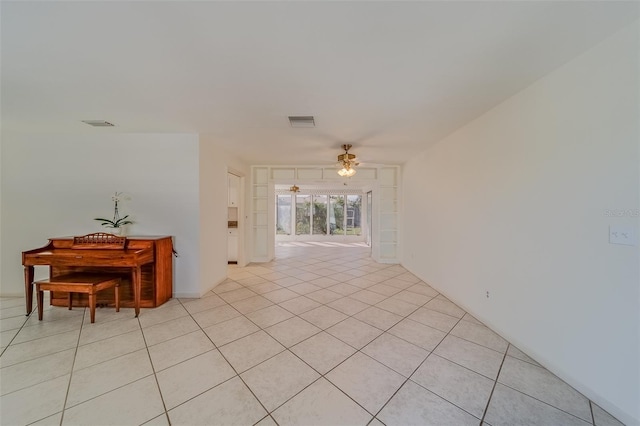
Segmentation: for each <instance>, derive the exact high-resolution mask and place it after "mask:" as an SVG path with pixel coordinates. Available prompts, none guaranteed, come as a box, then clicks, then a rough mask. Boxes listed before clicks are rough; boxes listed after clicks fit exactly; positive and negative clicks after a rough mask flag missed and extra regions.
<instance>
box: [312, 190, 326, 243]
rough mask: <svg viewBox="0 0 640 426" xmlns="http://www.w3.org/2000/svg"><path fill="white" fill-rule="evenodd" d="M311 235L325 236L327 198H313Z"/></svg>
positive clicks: (322, 196) (320, 196)
mask: <svg viewBox="0 0 640 426" xmlns="http://www.w3.org/2000/svg"><path fill="white" fill-rule="evenodd" d="M313 234H314V235H326V234H327V196H326V195H314V196H313Z"/></svg>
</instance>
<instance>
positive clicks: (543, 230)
mask: <svg viewBox="0 0 640 426" xmlns="http://www.w3.org/2000/svg"><path fill="white" fill-rule="evenodd" d="M639 75H640V74H639V69H638V26H637V22H636V23H635V25H634V26H633V27H628V28H626V29H625V30H623V31H621V32H620V33H618V34H616V35H614V36H613V37H611V38H610V39H608V40H605V41H604V42H603V43H601V44H600V45H597V46H595V47H594V48H592V49H591V50H589V51H587V52H586V53H584V54H583V55H581V56H579V57H578V58H576V59H574V60H573V61H571V62H569V63H567V64H565V66H563V67H561V68H560V69H558V70H556V71H555V72H553V73H551V74H549V75H547V76H546V77H545V78H543V79H541V80H539V81H538V82H536V83H535V84H533V85H532V86H530V87H528V88H527V89H526V90H524V91H522V92H521V93H519V94H517V95H516V96H514V97H513V98H511V99H509V100H508V101H506V102H504V103H502V104H501V105H499V106H497V107H496V108H494V109H493V110H491V111H489V112H488V113H486V114H484V115H483V116H481V117H479V118H478V119H477V120H475V121H473V122H471V123H470V124H468V125H467V126H465V127H463V128H461V129H459V130H458V131H457V132H455V133H454V134H452V135H450V136H449V137H447V138H445V139H444V140H442V141H441V142H440V143H438V144H437V145H435V146H433V147H432V148H430V149H428V150H426V151H425V152H423V153H422V154H421V155H419V156H418V157H417V158H415V159H412V160H411V161H409V162H408V163H407V164H406V167H405V168H404V171H403V175H404V179H403V180H404V194H405V196H404V206H403V212H404V213H403V221H404V224H405V227H404V233H403V237H404V238H403V241H404V250H403V253H404V258H403V264H404V265H405V266H406V267H407V268H408V269H409V270H411V271H412V272H413V273H415V274H416V275H418V276H419V277H421V278H422V279H423V280H425V281H426V282H428V283H429V284H431V285H432V286H433V287H435V288H436V289H438V290H439V291H441V292H442V293H444V294H445V295H446V296H448V297H450V298H451V299H452V300H454V301H455V302H456V303H458V304H460V305H461V306H463V307H465V308H466V309H467V310H469V311H470V312H471V313H472V314H473V315H475V316H476V317H478V318H479V319H480V320H482V321H483V322H485V323H486V324H487V325H489V326H490V327H491V328H493V329H494V330H496V331H497V332H499V333H500V334H502V335H503V336H504V337H505V338H507V339H508V340H510V341H511V342H512V343H514V344H515V345H516V346H519V347H520V348H521V349H523V350H524V351H525V352H527V353H529V354H530V355H531V356H533V357H534V358H535V359H536V360H538V361H539V362H541V363H542V364H544V365H545V366H546V367H548V368H549V369H550V370H552V371H553V372H555V373H556V374H558V375H559V376H560V377H562V378H563V379H565V380H566V381H568V382H569V383H570V384H572V385H573V386H574V387H576V388H577V389H578V390H580V391H581V392H583V393H584V394H585V395H586V396H588V397H590V398H591V399H593V400H595V401H596V402H597V403H598V404H600V405H601V406H602V407H603V408H605V409H607V410H608V411H610V412H611V413H612V414H614V415H616V416H617V417H618V418H619V419H620V420H622V421H623V422H625V423H627V424H640V403H639V401H640V391H639V386H640V373H639V361H638V360H639V359H640V353H639V348H640V340H639V339H640V331H639V324H640V314H639V312H640V297H639V285H640V277H639V271H640V265H639V263H640V262H639V251H638V247H637V246H636V247H630V246H621V245H611V244H609V243H608V227H609V225H615V224H625V225H629V226H631V227H635V229H636V231H637V229H638V224H639V220H638V217H637V215H635V213H634V212H637V210H632V212H631V214H624V216H623V217H608V216H607V210H614V209H620V210H623V209H638V208H639V207H640V202H639V198H640V197H639V194H640V173H639V163H640V161H639V149H638V148H639V147H638V145H639V132H638V117H639V116H640V115H639V107H638V93H639V84H638V78H639ZM486 291H490V298H489V299H487V298H486V297H485V292H486Z"/></svg>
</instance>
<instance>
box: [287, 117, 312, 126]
mask: <svg viewBox="0 0 640 426" xmlns="http://www.w3.org/2000/svg"><path fill="white" fill-rule="evenodd" d="M289 123H290V124H291V127H316V122H315V120H314V118H313V116H312V115H292V116H289Z"/></svg>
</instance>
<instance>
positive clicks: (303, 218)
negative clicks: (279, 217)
mask: <svg viewBox="0 0 640 426" xmlns="http://www.w3.org/2000/svg"><path fill="white" fill-rule="evenodd" d="M310 224H311V195H296V235H309V234H310V232H311V227H310Z"/></svg>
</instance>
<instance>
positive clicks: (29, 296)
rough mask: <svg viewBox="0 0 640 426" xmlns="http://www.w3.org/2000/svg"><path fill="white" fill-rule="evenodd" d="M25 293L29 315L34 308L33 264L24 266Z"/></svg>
mask: <svg viewBox="0 0 640 426" xmlns="http://www.w3.org/2000/svg"><path fill="white" fill-rule="evenodd" d="M24 295H25V299H26V304H27V306H26V308H27V316H29V314H30V313H31V310H32V309H33V266H25V267H24Z"/></svg>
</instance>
